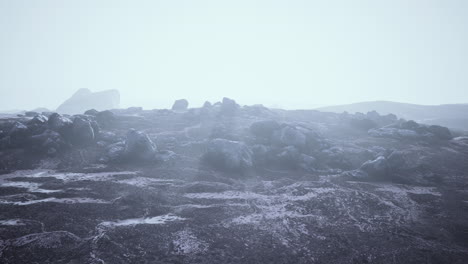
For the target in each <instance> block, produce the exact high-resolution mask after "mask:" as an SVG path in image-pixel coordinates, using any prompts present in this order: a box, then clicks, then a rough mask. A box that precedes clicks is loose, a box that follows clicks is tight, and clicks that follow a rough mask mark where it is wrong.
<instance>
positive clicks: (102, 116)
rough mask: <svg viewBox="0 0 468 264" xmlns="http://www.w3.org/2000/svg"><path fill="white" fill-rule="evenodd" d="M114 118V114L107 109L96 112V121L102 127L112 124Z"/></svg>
mask: <svg viewBox="0 0 468 264" xmlns="http://www.w3.org/2000/svg"><path fill="white" fill-rule="evenodd" d="M116 120H117V118H116V117H115V114H114V113H112V112H111V111H109V110H105V111H101V112H98V113H97V114H96V121H97V122H98V123H99V124H100V125H102V126H104V127H108V126H110V125H112V124H113V123H114V122H115V121H116Z"/></svg>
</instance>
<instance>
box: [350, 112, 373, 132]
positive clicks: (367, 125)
mask: <svg viewBox="0 0 468 264" xmlns="http://www.w3.org/2000/svg"><path fill="white" fill-rule="evenodd" d="M379 117H380V116H379ZM350 125H351V127H353V128H356V129H359V130H362V131H368V130H369V129H372V128H376V127H377V124H376V123H375V122H374V121H372V120H371V119H367V118H364V119H358V118H353V119H351V120H350Z"/></svg>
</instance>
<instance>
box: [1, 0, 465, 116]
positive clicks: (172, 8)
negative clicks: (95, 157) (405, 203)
mask: <svg viewBox="0 0 468 264" xmlns="http://www.w3.org/2000/svg"><path fill="white" fill-rule="evenodd" d="M466 14H468V2H467V1H463V0H460V1H454V0H450V1H449V0H444V1H427V0H413V1H407V0H393V1H375V0H369V1H348V0H343V1H330V0H327V1H297V0H294V1H293V0H289V1H271V0H264V1H251V0H249V1H246V0H236V1H219V0H212V1H206V0H202V1H175V0H171V1H115V0H112V1H110V0H109V1H84V0H80V1H45V0H43V1H20V0H15V1H9V0H0V36H1V41H0V94H1V97H0V110H7V109H33V108H35V107H47V108H49V109H55V108H56V107H57V106H58V105H59V104H60V103H62V102H63V101H64V100H65V99H67V98H68V97H69V96H71V94H72V93H74V92H75V91H76V90H77V89H78V88H83V87H85V88H89V89H91V90H93V91H101V90H106V89H118V90H119V91H120V93H121V106H122V107H128V106H143V107H144V108H147V109H148V108H149V109H151V108H167V107H170V106H171V104H172V102H173V101H174V100H175V99H179V98H186V99H188V100H189V101H190V103H191V106H199V105H201V104H203V102H204V101H205V100H210V101H212V102H213V101H219V100H220V99H221V98H222V97H224V96H226V97H231V98H234V99H235V100H237V101H238V102H239V103H241V104H257V103H262V104H264V105H266V106H280V107H284V108H313V107H316V106H323V105H334V104H344V103H353V102H360V101H373V100H389V101H398V102H407V103H416V104H445V103H466V102H468V93H467V92H466V91H467V84H468V74H466V73H467V70H468V53H467V48H466V47H468V40H467V33H468V27H467V26H468V24H467V22H468V20H467V16H466Z"/></svg>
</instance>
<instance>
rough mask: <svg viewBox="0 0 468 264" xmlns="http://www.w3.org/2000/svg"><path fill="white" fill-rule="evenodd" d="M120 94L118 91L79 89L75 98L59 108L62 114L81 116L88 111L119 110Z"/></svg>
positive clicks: (58, 110)
mask: <svg viewBox="0 0 468 264" xmlns="http://www.w3.org/2000/svg"><path fill="white" fill-rule="evenodd" d="M119 104H120V93H119V91H117V90H107V91H102V92H95V93H93V92H91V91H90V90H89V89H85V88H83V89H79V90H78V91H77V92H76V93H75V94H73V96H72V97H71V98H70V99H68V100H66V101H65V102H64V103H63V104H61V105H60V106H59V107H58V108H57V112H59V113H62V114H81V113H83V112H85V111H86V110H88V109H96V110H97V111H103V110H108V109H113V108H118V107H119Z"/></svg>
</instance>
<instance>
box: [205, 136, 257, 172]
mask: <svg viewBox="0 0 468 264" xmlns="http://www.w3.org/2000/svg"><path fill="white" fill-rule="evenodd" d="M203 160H204V161H205V162H206V163H207V164H209V165H211V166H213V167H215V168H217V169H220V170H224V171H230V172H243V171H245V170H247V169H248V168H250V167H252V165H253V163H252V151H251V150H250V149H249V147H247V146H246V145H245V144H244V143H243V142H240V141H232V140H227V139H221V138H217V139H213V140H211V141H210V142H209V143H208V146H207V149H206V152H205V154H204V155H203Z"/></svg>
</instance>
